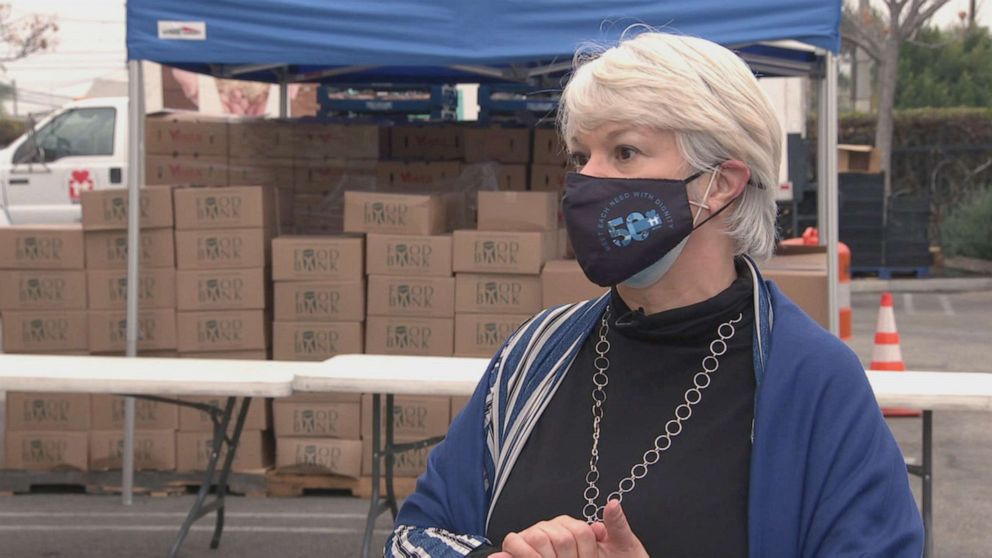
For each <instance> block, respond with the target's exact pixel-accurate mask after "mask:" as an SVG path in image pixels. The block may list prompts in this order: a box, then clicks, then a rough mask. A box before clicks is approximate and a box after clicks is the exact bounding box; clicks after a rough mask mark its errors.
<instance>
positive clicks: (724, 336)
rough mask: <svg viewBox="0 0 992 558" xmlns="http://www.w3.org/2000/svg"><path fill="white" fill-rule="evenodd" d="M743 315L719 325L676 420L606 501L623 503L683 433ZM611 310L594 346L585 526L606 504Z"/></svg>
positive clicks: (598, 517)
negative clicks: (603, 467) (602, 452)
mask: <svg viewBox="0 0 992 558" xmlns="http://www.w3.org/2000/svg"><path fill="white" fill-rule="evenodd" d="M743 317H744V315H743V314H738V316H737V318H736V319H733V320H730V321H728V322H724V323H722V324H720V326H719V327H717V328H716V334H717V337H718V339H714V340H713V341H712V342H711V343H710V354H709V355H708V356H706V357H704V358H703V362H702V365H701V366H702V371H700V372H697V373H696V374H695V375H693V377H692V383H693V387H691V388H689V389H688V390H686V392H685V395H684V396H683V399H684V401H685V402H684V403H682V404H680V405H678V406H677V407H675V418H674V419H672V420H670V421H668V422H667V423H665V433H664V434H661V435H659V436H658V437H656V438H655V439H654V447H652V448H651V449H649V450H648V451H646V452H644V456H643V457H642V459H641V462H640V463H638V464H636V465H634V466H633V467H631V468H630V475H628V476H627V477H626V478H624V479H623V480H621V481H620V484H619V486H618V487H617V489H616V490H614V491H613V492H611V493H610V494H609V496H607V497H606V501H607V502H609V501H610V500H617V501H618V502H622V501H623V495H624V494H626V493H628V492H630V491H632V490H634V486H635V485H636V484H637V481H638V480H640V479H642V478H644V477H645V476H646V475H647V474H648V467H650V466H651V465H654V464H655V463H657V462H658V460H659V459H661V454H662V453H663V452H665V451H667V450H668V448H670V447H671V446H672V438H675V437H676V436H678V435H679V434H681V433H682V423H683V422H685V421H687V420H689V418H690V417H691V416H692V407H693V406H694V405H697V404H698V403H699V402H700V401H702V400H703V393H702V392H703V390H704V389H706V388H707V387H709V385H710V374H712V373H713V372H716V371H717V370H718V369H719V368H720V360H719V359H718V358H717V357H721V356H723V355H724V354H725V353H726V352H727V341H729V340H730V339H731V338H733V336H734V334H735V333H737V329H736V328H735V327H734V324H736V323H738V322H740V321H741V319H742V318H743ZM609 320H610V308H609V307H607V308H606V312H604V313H603V319H602V322H601V324H600V327H599V341H598V342H597V343H596V347H595V349H596V359H595V360H594V361H593V366H594V367H595V368H596V373H595V374H593V375H592V382H593V385H594V386H595V387H593V390H592V401H593V404H592V455H591V456H590V457H589V472H588V473H586V484H587V485H588V486H586V489H585V490H584V491H583V492H582V496H583V497H584V498H585V500H586V505H585V506H583V507H582V515H583V516H585V518H586V521H587V522H588V523H594V522H596V521H602V520H603V510H604V509H605V507H606V506H605V504H604V505H602V506H600V505H598V504H596V500H597V499H598V498H599V487H598V486H597V483H598V482H599V469H598V468H597V464H598V463H599V425H600V423H601V422H602V421H603V404H604V403H606V385H607V384H608V383H610V378H609V376H607V375H606V371H607V370H609V368H610V359H609V358H607V356H606V355H607V354H608V353H609V352H610V342H609V340H608V339H607V338H606V336H607V334H608V333H609V331H610V321H609Z"/></svg>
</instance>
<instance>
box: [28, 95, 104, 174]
mask: <svg viewBox="0 0 992 558" xmlns="http://www.w3.org/2000/svg"><path fill="white" fill-rule="evenodd" d="M116 116H117V115H116V110H114V109H113V108H110V107H98V108H79V109H72V110H69V111H66V112H64V113H62V114H60V115H58V116H56V117H55V118H54V119H52V120H51V121H50V122H48V123H47V124H45V125H44V126H43V127H42V128H41V129H39V130H38V131H37V132H35V137H34V141H31V140H30V139H29V140H28V141H26V142H24V143H23V144H21V145H20V147H18V148H17V151H16V152H15V153H14V162H15V163H41V162H44V163H51V162H53V161H57V160H59V159H61V158H63V157H80V156H89V155H113V154H114V124H115V120H116ZM35 145H37V147H38V148H40V151H39V150H38V149H36V148H35ZM39 154H43V155H44V159H41V157H39Z"/></svg>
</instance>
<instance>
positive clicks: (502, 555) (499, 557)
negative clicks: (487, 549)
mask: <svg viewBox="0 0 992 558" xmlns="http://www.w3.org/2000/svg"><path fill="white" fill-rule="evenodd" d="M489 558H513V555H512V554H510V553H509V552H497V553H495V554H490V555H489Z"/></svg>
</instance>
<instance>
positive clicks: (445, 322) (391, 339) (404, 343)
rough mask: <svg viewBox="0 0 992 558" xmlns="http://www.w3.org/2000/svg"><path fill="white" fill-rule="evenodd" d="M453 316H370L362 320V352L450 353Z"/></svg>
mask: <svg viewBox="0 0 992 558" xmlns="http://www.w3.org/2000/svg"><path fill="white" fill-rule="evenodd" d="M454 341H455V331H454V320H452V319H450V318H404V317H394V316H389V317H387V316H369V317H368V320H367V321H366V324H365V352H366V353H368V354H372V355H421V356H451V355H452V354H453V353H454Z"/></svg>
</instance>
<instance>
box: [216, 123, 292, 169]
mask: <svg viewBox="0 0 992 558" xmlns="http://www.w3.org/2000/svg"><path fill="white" fill-rule="evenodd" d="M229 134H230V144H231V145H230V150H229V153H230V156H231V158H232V159H258V158H267V157H277V158H291V157H293V149H294V146H293V137H292V134H293V125H292V124H289V123H287V122H284V121H280V120H266V119H261V118H243V119H240V120H238V121H234V122H231V124H230V128H229Z"/></svg>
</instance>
